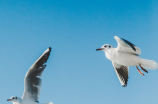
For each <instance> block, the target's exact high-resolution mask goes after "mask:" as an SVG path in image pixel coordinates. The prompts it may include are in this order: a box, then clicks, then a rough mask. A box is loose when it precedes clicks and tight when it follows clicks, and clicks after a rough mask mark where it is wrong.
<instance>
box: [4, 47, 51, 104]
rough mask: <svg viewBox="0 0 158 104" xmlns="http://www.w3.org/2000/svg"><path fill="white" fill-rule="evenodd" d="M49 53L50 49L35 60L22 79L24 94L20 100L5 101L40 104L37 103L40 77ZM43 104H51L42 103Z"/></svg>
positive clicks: (20, 103)
mask: <svg viewBox="0 0 158 104" xmlns="http://www.w3.org/2000/svg"><path fill="white" fill-rule="evenodd" d="M50 52H51V48H50V47H49V48H48V49H47V50H46V51H45V52H44V53H43V54H42V55H41V56H40V57H39V58H38V59H37V60H36V62H35V63H34V64H33V65H32V66H31V67H30V69H29V70H28V72H27V73H26V76H25V79H24V84H25V88H24V93H23V96H22V98H20V97H15V96H13V97H11V98H10V99H8V100H7V101H12V102H13V104H42V103H39V95H40V89H41V81H42V80H41V75H42V72H43V71H44V69H45V67H46V65H45V63H46V62H47V60H48V58H49V55H50ZM44 104H53V103H52V102H50V103H44Z"/></svg>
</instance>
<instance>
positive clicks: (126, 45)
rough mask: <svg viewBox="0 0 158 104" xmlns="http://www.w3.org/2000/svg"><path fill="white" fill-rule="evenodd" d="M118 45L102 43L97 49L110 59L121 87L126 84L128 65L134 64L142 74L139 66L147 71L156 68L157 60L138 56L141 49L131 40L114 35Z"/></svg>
mask: <svg viewBox="0 0 158 104" xmlns="http://www.w3.org/2000/svg"><path fill="white" fill-rule="evenodd" d="M114 38H115V40H116V41H117V44H118V46H117V47H116V48H114V47H113V46H111V45H109V44H105V45H103V46H102V47H101V48H99V49H96V50H97V51H99V50H102V51H104V52H105V56H106V57H107V58H108V59H109V60H111V61H112V64H113V67H114V69H115V72H116V75H117V77H118V79H119V81H120V83H121V85H122V86H123V87H126V86H127V81H128V73H129V66H136V68H137V70H138V72H139V73H140V74H141V75H143V76H144V74H143V73H142V72H141V71H140V69H138V66H140V68H141V69H142V70H143V71H145V72H147V73H148V71H147V70H145V69H144V68H146V69H157V66H158V65H157V62H156V61H154V60H146V59H142V58H140V57H139V55H140V54H141V50H140V49H139V48H138V47H136V46H135V45H134V44H132V43H131V42H129V41H127V40H125V39H123V38H119V37H117V36H114Z"/></svg>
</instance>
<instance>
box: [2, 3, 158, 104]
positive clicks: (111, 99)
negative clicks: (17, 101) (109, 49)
mask: <svg viewBox="0 0 158 104" xmlns="http://www.w3.org/2000/svg"><path fill="white" fill-rule="evenodd" d="M157 5H158V2H157V1H156V0H155V1H154V0H128V1H127V0H111V1H110V0H91V1H90V0H76V1H73V0H69V1H67V0H27V1H25V0H23V1H20V0H19V1H18V0H14V1H13V0H0V44H1V47H0V50H1V52H0V63H1V73H0V82H1V83H0V86H1V88H0V102H1V103H2V104H11V102H7V101H6V99H8V98H10V97H11V96H19V97H21V96H22V94H23V87H24V82H23V80H24V76H25V74H26V72H27V71H28V69H29V67H30V66H31V65H32V64H33V63H34V61H35V60H36V59H37V58H38V57H39V56H40V55H41V54H42V52H43V51H44V50H45V49H47V48H48V47H49V46H51V47H52V52H51V55H50V58H49V60H48V62H47V67H46V70H45V71H44V73H43V76H42V79H43V82H42V89H41V96H40V102H41V103H45V102H50V101H53V102H54V104H142V103H143V104H156V103H157V102H158V99H157V94H158V90H157V87H158V83H157V80H158V75H157V74H158V71H157V70H155V71H153V70H148V71H149V73H148V74H147V73H144V74H145V76H144V77H143V76H141V75H140V74H139V73H138V72H137V70H136V68H135V67H130V73H129V80H128V86H127V87H126V88H124V87H122V86H121V85H120V82H119V81H118V79H117V76H116V74H115V72H114V69H113V67H112V64H111V62H110V61H109V60H108V59H106V58H105V56H104V53H103V52H96V51H95V50H96V48H100V47H101V46H102V45H103V44H106V43H108V44H111V45H113V46H115V47H116V46H117V43H116V41H115V40H114V38H113V37H114V36H119V37H121V38H124V39H126V40H129V41H130V42H132V43H134V44H135V45H136V46H138V47H140V48H141V50H142V55H141V57H142V58H145V59H151V60H155V61H157V62H158V55H157V53H158V48H157V42H158V41H157V40H158V25H157V24H158V7H157Z"/></svg>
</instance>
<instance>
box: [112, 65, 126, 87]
mask: <svg viewBox="0 0 158 104" xmlns="http://www.w3.org/2000/svg"><path fill="white" fill-rule="evenodd" d="M112 64H113V67H114V69H115V72H116V75H117V77H118V79H119V81H120V83H121V85H122V86H123V87H126V86H127V82H128V73H129V70H128V67H127V66H123V65H119V64H117V63H115V62H112Z"/></svg>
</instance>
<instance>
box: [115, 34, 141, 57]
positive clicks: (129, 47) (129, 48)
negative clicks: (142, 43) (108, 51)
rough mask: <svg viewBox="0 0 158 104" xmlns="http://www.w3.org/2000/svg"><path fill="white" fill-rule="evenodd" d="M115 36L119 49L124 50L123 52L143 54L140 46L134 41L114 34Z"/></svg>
mask: <svg viewBox="0 0 158 104" xmlns="http://www.w3.org/2000/svg"><path fill="white" fill-rule="evenodd" d="M114 38H115V40H116V41H117V44H118V46H117V48H118V50H120V51H123V52H129V53H132V54H136V55H140V54H141V50H140V48H138V47H136V46H135V45H134V44H133V43H131V42H129V41H128V40H125V39H123V38H119V37H117V36H114Z"/></svg>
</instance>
